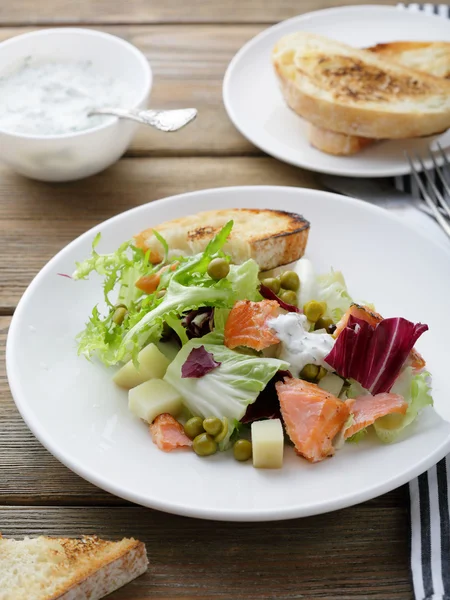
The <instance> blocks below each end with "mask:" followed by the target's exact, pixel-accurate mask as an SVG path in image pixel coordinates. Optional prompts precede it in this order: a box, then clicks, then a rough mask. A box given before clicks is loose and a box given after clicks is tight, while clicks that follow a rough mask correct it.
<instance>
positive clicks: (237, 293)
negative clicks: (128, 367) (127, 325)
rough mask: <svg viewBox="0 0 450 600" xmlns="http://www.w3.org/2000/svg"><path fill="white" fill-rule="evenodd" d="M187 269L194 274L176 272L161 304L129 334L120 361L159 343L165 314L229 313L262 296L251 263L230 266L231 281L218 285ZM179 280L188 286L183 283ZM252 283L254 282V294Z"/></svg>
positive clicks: (222, 281)
mask: <svg viewBox="0 0 450 600" xmlns="http://www.w3.org/2000/svg"><path fill="white" fill-rule="evenodd" d="M197 260H198V263H199V264H200V265H201V268H203V264H204V257H203V255H199V258H198V259H197ZM187 268H189V270H191V271H192V273H191V277H187V276H186V272H187V269H182V270H181V272H180V273H178V272H175V274H174V276H173V277H172V279H171V281H170V283H169V287H168V288H167V292H166V294H165V295H164V297H163V298H162V301H161V303H160V304H158V305H157V306H155V307H154V308H153V309H152V310H150V311H148V312H147V313H146V314H145V315H144V316H143V317H142V318H141V319H140V320H139V321H138V322H137V323H136V324H135V325H134V326H133V327H131V329H130V330H129V331H128V332H127V333H126V335H125V337H124V339H123V342H122V344H121V345H120V346H119V348H118V350H117V353H116V357H117V361H121V360H128V359H129V358H130V357H133V356H136V355H137V354H138V353H139V350H140V349H141V348H142V347H143V346H144V345H146V344H147V343H149V342H150V341H155V338H156V339H159V336H160V332H161V327H162V321H163V320H164V316H165V315H166V314H172V315H174V316H175V315H178V316H180V315H181V314H182V313H184V312H186V311H188V310H193V309H196V308H199V307H200V306H214V307H216V308H229V309H230V308H232V307H233V305H234V303H235V302H236V301H237V300H242V299H243V298H246V297H248V296H250V298H249V299H252V298H257V297H258V295H259V292H258V288H257V286H258V270H259V267H258V264H257V263H256V262H255V261H254V260H252V259H250V260H248V261H246V262H245V263H243V264H242V265H230V273H229V275H228V277H227V278H226V279H221V280H219V281H215V280H213V279H211V278H210V277H209V276H206V275H205V276H202V275H201V272H200V273H199V272H198V271H196V270H195V269H192V265H187ZM180 280H181V281H184V282H185V283H184V284H183V283H181V282H180ZM249 281H250V282H253V285H254V289H253V291H251V286H250V284H249Z"/></svg>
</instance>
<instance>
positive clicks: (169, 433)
mask: <svg viewBox="0 0 450 600" xmlns="http://www.w3.org/2000/svg"><path fill="white" fill-rule="evenodd" d="M150 433H151V434H152V439H153V442H154V443H155V444H156V445H157V446H158V448H159V449H160V450H164V452H171V451H172V450H175V448H183V447H188V446H192V440H190V439H189V438H188V436H187V435H186V434H185V433H184V429H183V426H182V425H181V423H178V421H177V420H176V419H174V417H172V415H170V414H169V413H163V414H161V415H158V416H157V417H156V419H155V420H154V421H153V423H152V424H151V425H150Z"/></svg>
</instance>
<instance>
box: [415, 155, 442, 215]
mask: <svg viewBox="0 0 450 600" xmlns="http://www.w3.org/2000/svg"><path fill="white" fill-rule="evenodd" d="M430 155H431V157H432V158H433V155H432V152H431V151H430ZM416 159H417V160H418V161H419V164H420V166H421V167H422V173H423V174H424V175H425V179H426V180H427V182H428V185H429V186H430V188H431V190H433V193H434V195H435V196H436V199H437V201H438V202H439V204H440V205H441V206H442V208H443V209H444V210H445V212H446V213H447V215H448V216H449V217H450V207H449V205H448V203H447V202H446V200H445V198H444V196H443V195H442V194H441V192H440V191H439V190H438V188H437V186H436V184H435V183H434V180H433V178H432V177H431V175H430V173H429V171H428V169H426V168H425V165H424V164H423V161H422V159H421V158H420V156H419V155H418V154H416ZM433 162H434V164H435V165H436V169H439V167H438V165H437V163H436V161H435V160H434V159H433Z"/></svg>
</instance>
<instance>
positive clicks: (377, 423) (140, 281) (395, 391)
mask: <svg viewBox="0 0 450 600" xmlns="http://www.w3.org/2000/svg"><path fill="white" fill-rule="evenodd" d="M242 210H243V211H245V210H246V209H242ZM252 212H253V213H257V212H258V211H252ZM263 212H264V213H265V214H264V223H265V225H264V226H266V224H267V222H268V220H270V218H271V213H273V216H274V218H277V217H279V216H280V213H282V211H267V210H265V211H263ZM213 213H217V214H215V217H214V218H215V221H214V227H212V226H206V225H205V226H204V227H201V228H198V227H197V229H196V230H195V231H196V235H195V236H194V235H192V231H191V232H189V231H184V230H183V234H180V224H179V221H180V220H178V221H177V222H173V224H172V223H171V222H168V223H166V224H164V226H159V227H157V228H154V229H151V230H147V231H146V235H145V236H143V235H142V234H139V235H138V236H136V237H135V238H134V240H132V241H127V242H125V243H123V244H122V245H121V246H120V247H119V248H118V249H117V250H116V251H115V252H113V253H111V254H99V253H98V252H97V247H98V244H99V242H100V235H97V236H96V238H95V239H94V242H93V248H92V255H91V256H90V257H89V258H88V259H86V260H84V261H83V262H80V263H78V264H77V266H76V270H75V272H74V274H73V278H74V279H77V280H81V279H86V278H87V277H88V276H89V275H90V274H91V273H93V272H96V273H97V274H99V275H100V276H101V277H102V278H103V290H104V298H103V301H102V300H101V299H100V298H99V303H98V304H97V305H96V306H94V308H93V309H92V314H91V315H90V318H89V321H88V322H87V324H86V327H85V329H84V331H82V332H81V333H80V334H79V336H78V339H77V342H78V351H79V353H80V354H82V355H84V356H86V357H87V358H88V359H94V358H95V360H99V361H101V362H102V363H104V365H106V366H108V367H119V368H118V369H116V370H115V372H114V375H113V376H112V379H113V381H114V383H115V384H116V385H118V386H120V387H121V388H123V389H124V390H127V391H128V406H129V409H130V411H131V412H132V413H133V414H134V415H135V416H136V417H137V418H139V419H140V420H141V421H143V422H144V423H145V424H146V426H147V427H148V428H149V432H150V435H151V438H152V439H153V442H154V443H155V444H156V445H157V446H158V448H160V449H161V450H163V451H166V452H171V451H173V450H176V449H183V448H184V449H185V450H191V451H193V452H194V453H195V454H196V455H198V456H201V457H206V456H210V455H213V454H215V453H217V452H225V451H228V450H230V452H229V454H230V455H233V456H234V458H235V459H236V460H237V461H240V462H245V461H249V460H250V459H252V462H253V465H254V466H255V467H257V468H281V467H282V464H283V455H284V447H285V445H286V444H290V445H293V446H294V448H295V451H296V453H297V454H298V455H299V456H301V457H303V458H305V459H306V460H308V461H310V462H312V463H315V462H319V461H322V460H323V459H325V458H327V457H331V456H333V455H334V454H335V453H336V451H338V450H339V449H340V448H342V446H343V445H344V444H346V443H354V442H359V441H360V440H361V439H363V438H364V437H365V436H366V435H368V433H369V431H372V432H373V434H375V435H376V436H377V437H378V438H379V440H380V441H381V442H382V443H391V442H395V441H397V440H399V439H401V437H402V436H404V435H408V434H409V433H410V432H411V428H410V426H411V424H412V423H413V422H414V421H415V420H416V418H417V417H418V415H419V413H420V412H421V410H422V409H424V408H425V407H426V406H428V405H432V403H433V401H432V397H431V388H430V382H431V378H430V375H429V373H428V372H427V371H426V369H425V361H424V359H423V358H422V356H421V355H420V354H419V353H418V352H417V351H416V350H415V348H414V346H415V343H416V342H417V340H418V339H419V337H420V336H421V335H422V334H423V333H424V332H425V331H426V330H427V329H428V327H427V325H425V324H421V323H413V322H411V321H409V320H407V319H405V318H402V317H390V318H383V317H382V316H381V315H379V314H378V313H377V312H376V310H375V307H374V306H372V305H367V304H363V303H356V302H355V301H354V300H353V299H352V297H351V296H350V294H349V291H348V290H347V287H346V283H345V280H344V277H343V275H342V273H341V272H339V271H334V270H331V271H330V272H328V273H324V274H318V273H317V272H316V270H315V268H314V265H313V264H312V262H311V261H310V260H309V259H308V258H305V257H304V256H303V253H304V247H305V245H306V239H307V235H308V230H309V224H308V223H307V221H305V220H304V219H303V218H302V217H300V216H299V215H293V214H292V213H284V215H288V216H289V219H290V222H294V223H296V224H297V225H296V228H295V230H294V229H293V230H292V231H289V232H287V231H279V232H278V233H277V234H276V235H273V234H272V235H265V236H264V235H261V236H260V239H259V240H258V241H257V242H255V239H254V237H252V235H251V234H249V233H248V223H247V229H246V230H245V229H243V223H244V222H245V221H246V219H247V217H248V218H251V219H253V218H255V215H244V213H242V215H241V213H239V210H238V209H236V210H234V211H209V212H208V213H199V214H198V215H196V218H197V219H200V222H202V219H203V220H204V218H205V217H204V215H209V217H208V218H211V215H213ZM219 214H220V218H218V215H219ZM227 216H232V217H233V219H230V220H227ZM216 217H217V218H216ZM241 217H242V218H241ZM244 217H245V218H244ZM259 217H260V215H258V218H259ZM261 219H262V217H261ZM208 222H211V221H208ZM175 223H176V224H175ZM300 223H301V224H302V225H301V227H300V225H299V224H300ZM305 223H306V224H307V225H305ZM174 231H175V232H176V235H175V234H174ZM199 231H201V233H202V235H201V236H200V237H201V238H202V241H201V242H199ZM180 235H181V237H183V236H184V235H186V236H187V237H186V240H190V243H189V244H188V243H186V240H185V239H184V238H183V240H182V243H179V241H180ZM177 237H178V241H177V242H175V240H176V238H177ZM245 237H247V238H248V240H247V241H249V244H248V248H247V246H245V245H243V238H245ZM271 237H274V238H276V239H271ZM250 238H251V239H250ZM150 239H151V242H150V241H149V240H150ZM235 240H236V241H235ZM261 240H263V242H264V252H263V253H261V252H257V251H256V249H257V248H261ZM283 244H284V248H285V249H286V248H289V252H290V253H291V256H290V258H292V257H295V258H296V259H298V260H295V261H291V262H290V264H289V265H287V266H283V264H282V262H280V261H282V260H285V259H286V254H285V253H284V254H283V256H281V255H280V256H278V258H276V256H277V252H279V248H280V247H281V246H282V245H283ZM244 247H245V248H247V250H246V251H245V252H244V251H243V250H242V248H244ZM155 249H158V251H156V250H155ZM261 256H263V257H264V258H261ZM274 257H275V258H274ZM283 257H284V258H283ZM267 267H270V268H269V269H267Z"/></svg>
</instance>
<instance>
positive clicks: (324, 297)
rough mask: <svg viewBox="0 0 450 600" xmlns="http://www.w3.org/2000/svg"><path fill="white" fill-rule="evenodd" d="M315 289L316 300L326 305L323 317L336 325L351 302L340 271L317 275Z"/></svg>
mask: <svg viewBox="0 0 450 600" xmlns="http://www.w3.org/2000/svg"><path fill="white" fill-rule="evenodd" d="M317 289H318V297H317V298H316V299H317V300H319V301H323V302H326V303H327V310H326V312H325V315H324V316H325V317H326V318H330V319H332V320H333V322H334V323H337V322H338V321H339V320H340V319H341V318H342V316H343V315H344V313H345V312H346V311H347V310H348V309H349V308H350V305H351V304H352V302H353V300H352V299H351V297H350V295H349V293H348V291H347V286H346V283H345V279H344V276H343V275H342V273H341V271H333V270H331V271H330V272H329V273H327V274H326V275H319V276H318V277H317Z"/></svg>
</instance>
